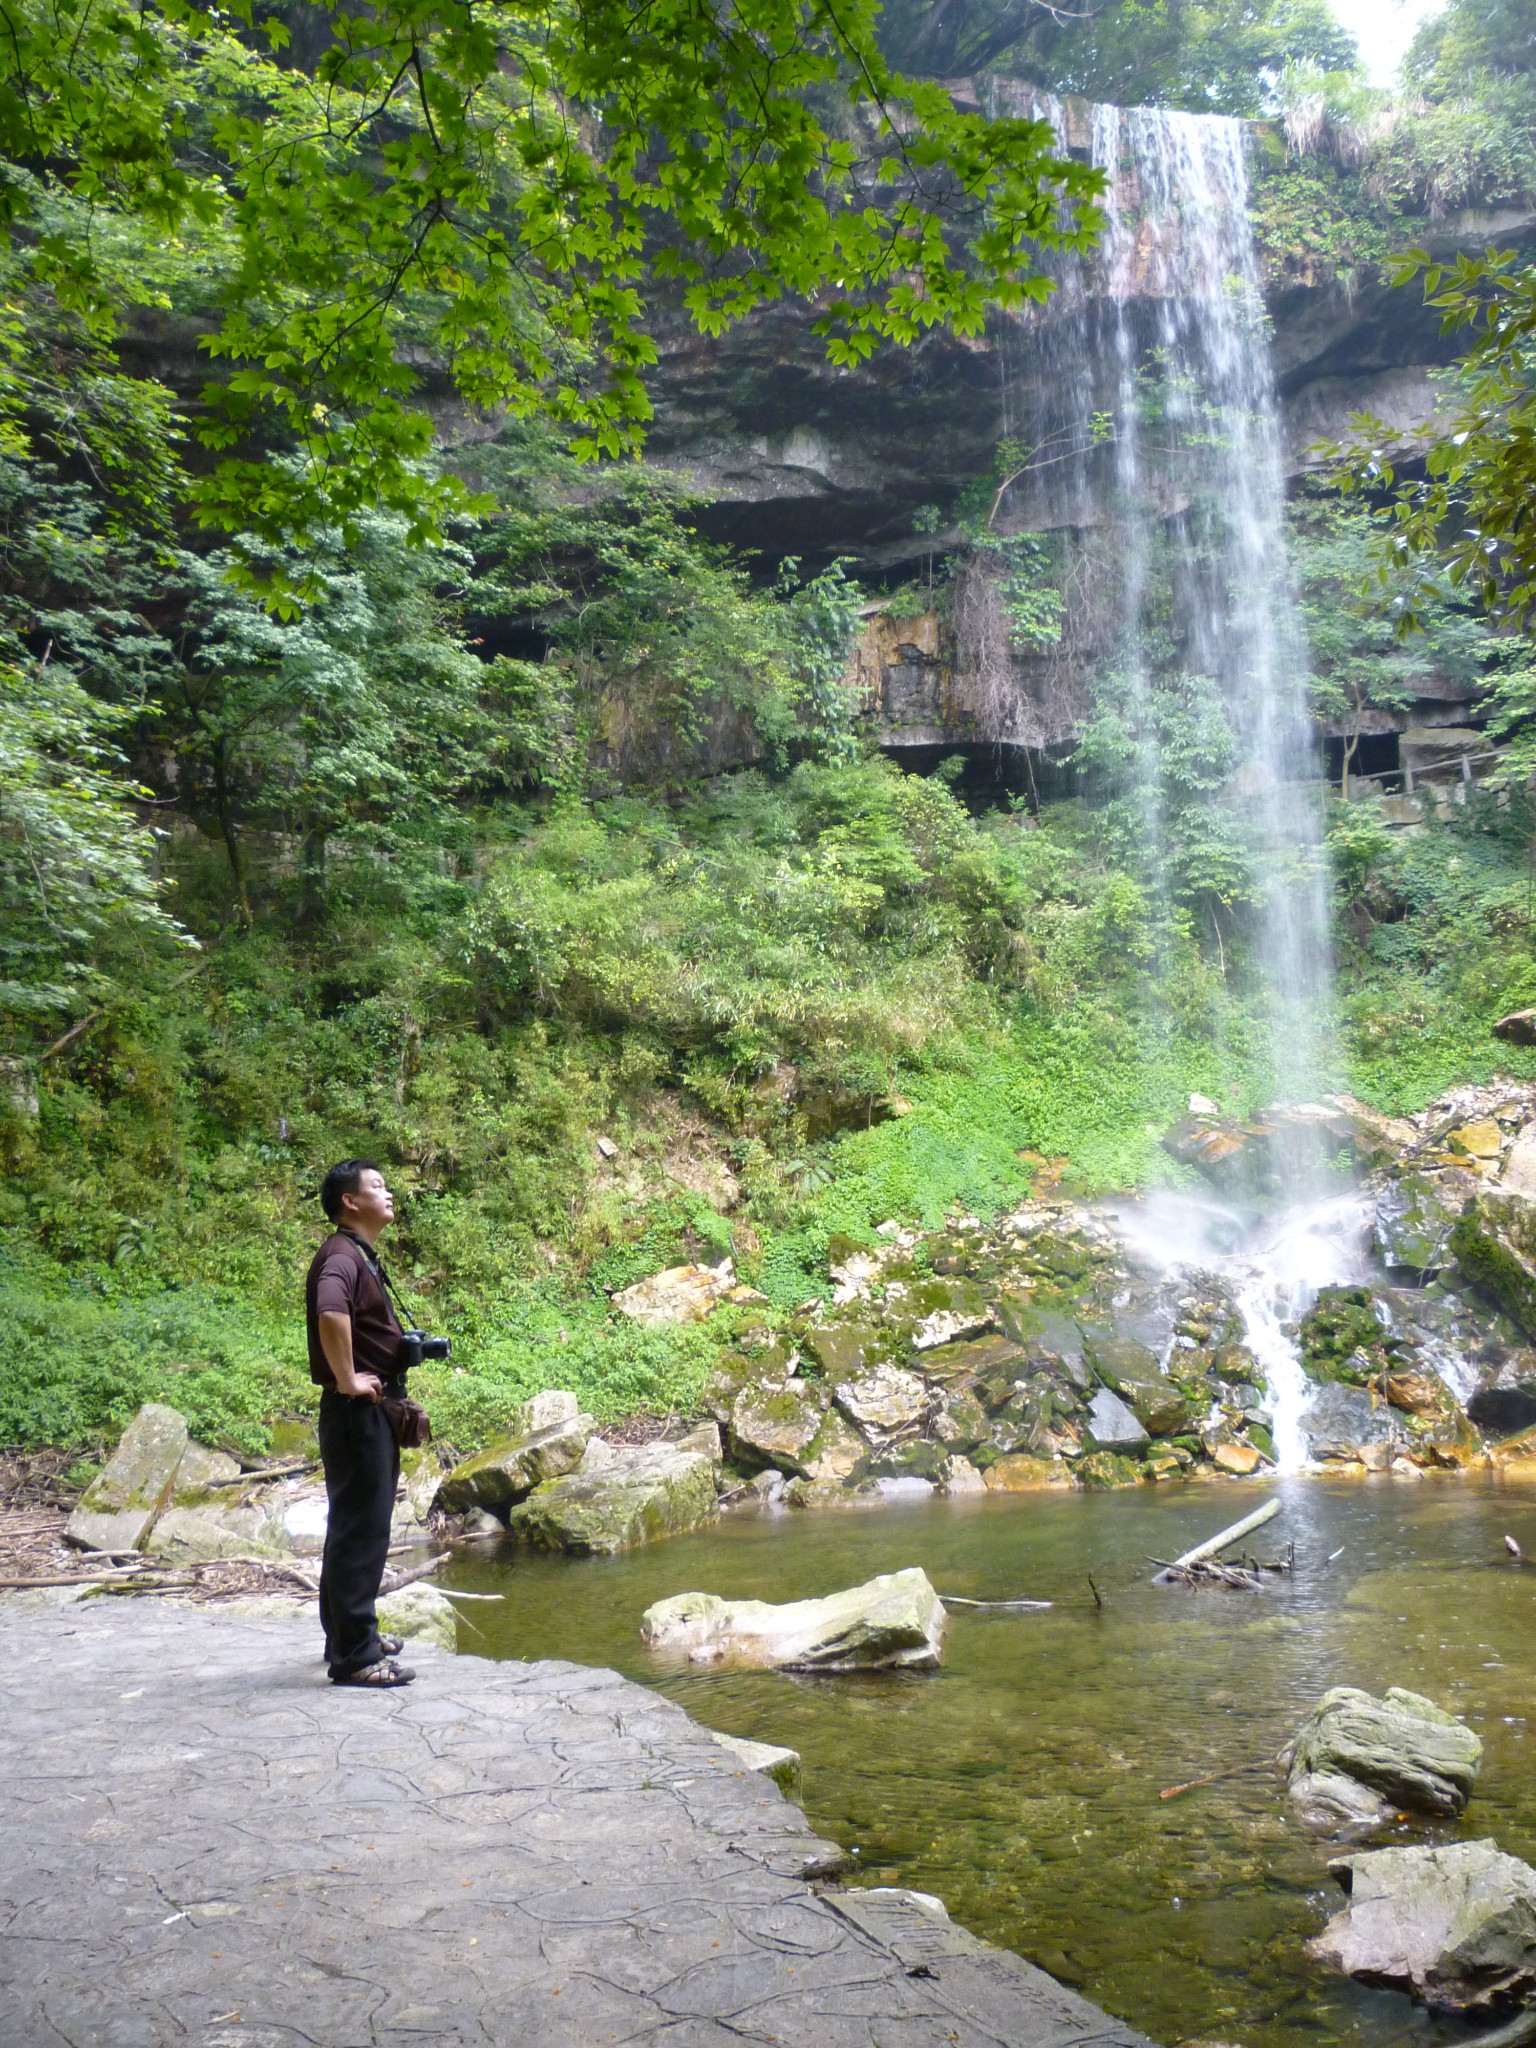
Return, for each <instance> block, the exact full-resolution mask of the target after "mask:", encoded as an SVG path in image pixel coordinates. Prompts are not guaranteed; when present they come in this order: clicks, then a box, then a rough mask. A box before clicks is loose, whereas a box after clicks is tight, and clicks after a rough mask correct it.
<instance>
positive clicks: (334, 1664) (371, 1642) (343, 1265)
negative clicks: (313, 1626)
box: [304, 1159, 416, 1686]
mask: <svg viewBox="0 0 1536 2048" xmlns="http://www.w3.org/2000/svg"><path fill="white" fill-rule="evenodd" d="M320 1206H321V1207H322V1208H323V1209H324V1211H325V1213H326V1215H327V1216H328V1217H329V1218H330V1220H331V1223H332V1225H333V1226H334V1228H333V1230H332V1233H331V1235H330V1236H329V1237H328V1238H327V1239H326V1240H325V1242H324V1244H322V1245H321V1247H320V1249H319V1251H317V1252H316V1253H315V1256H314V1258H313V1260H312V1261H311V1262H310V1268H309V1274H308V1277H307V1279H306V1280H305V1283H304V1309H305V1320H306V1322H307V1324H308V1330H309V1376H310V1378H311V1379H312V1380H313V1381H314V1382H315V1384H316V1385H317V1386H319V1387H322V1388H323V1389H324V1392H323V1393H322V1394H321V1396H320V1457H321V1461H322V1463H323V1464H324V1466H325V1492H326V1499H327V1501H328V1503H329V1511H328V1516H327V1520H326V1526H325V1557H324V1560H323V1562H322V1564H321V1566H320V1623H321V1626H322V1627H323V1628H324V1630H325V1661H326V1664H327V1666H328V1667H329V1670H330V1674H331V1683H332V1684H333V1685H367V1686H394V1685H408V1684H409V1683H410V1681H411V1679H412V1678H414V1677H415V1675H416V1674H415V1673H414V1672H413V1671H409V1670H407V1668H406V1667H405V1666H404V1665H403V1664H397V1663H396V1662H395V1656H396V1653H397V1652H398V1651H399V1649H400V1644H399V1643H398V1642H397V1641H396V1640H395V1638H394V1637H392V1636H381V1635H380V1634H379V1626H378V1615H377V1612H376V1605H375V1603H376V1602H377V1600H378V1596H379V1581H380V1580H381V1579H382V1578H383V1576H384V1560H385V1558H386V1557H387V1555H388V1553H389V1524H390V1517H391V1516H392V1514H393V1513H394V1506H395V1488H396V1485H397V1483H398V1481H399V1477H400V1446H399V1445H398V1444H397V1443H396V1441H395V1437H394V1432H393V1431H392V1430H391V1428H390V1426H389V1420H388V1418H387V1416H386V1415H385V1413H384V1410H383V1409H382V1408H381V1407H380V1406H379V1397H380V1395H381V1394H403V1393H404V1392H405V1375H404V1373H403V1372H402V1370H401V1367H400V1322H399V1318H398V1317H397V1316H396V1314H395V1311H394V1309H393V1307H392V1306H391V1303H390V1299H389V1295H388V1293H387V1291H386V1289H385V1285H384V1278H383V1269H382V1267H381V1266H380V1264H379V1259H378V1255H377V1253H376V1252H375V1251H374V1245H375V1244H376V1243H377V1241H378V1238H379V1234H380V1232H381V1231H383V1230H384V1229H386V1228H387V1227H388V1225H389V1224H391V1223H392V1222H393V1221H394V1216H395V1204H394V1198H393V1197H392V1196H391V1194H390V1192H389V1189H388V1188H387V1187H386V1186H385V1185H384V1176H383V1174H382V1173H380V1171H379V1169H378V1168H377V1167H376V1166H375V1165H374V1164H373V1163H372V1161H371V1160H367V1159H343V1160H342V1161H340V1163H339V1164H338V1165H336V1166H333V1167H332V1168H331V1170H330V1172H329V1173H328V1174H327V1175H326V1176H325V1180H324V1182H323V1183H322V1185H321V1189H320Z"/></svg>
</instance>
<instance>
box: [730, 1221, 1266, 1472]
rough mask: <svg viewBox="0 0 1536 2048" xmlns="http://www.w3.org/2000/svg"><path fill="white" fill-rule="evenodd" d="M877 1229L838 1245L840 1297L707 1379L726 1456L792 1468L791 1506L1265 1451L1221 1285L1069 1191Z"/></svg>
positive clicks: (1252, 1466)
mask: <svg viewBox="0 0 1536 2048" xmlns="http://www.w3.org/2000/svg"><path fill="white" fill-rule="evenodd" d="M879 1235H880V1242H879V1243H878V1244H877V1245H875V1246H873V1247H869V1246H854V1245H851V1244H847V1243H843V1244H836V1243H835V1244H834V1247H833V1257H832V1263H831V1269H830V1276H829V1277H830V1283H831V1284H830V1294H831V1301H830V1303H816V1304H812V1305H811V1306H810V1307H809V1308H808V1309H807V1311H806V1312H805V1313H803V1314H802V1315H800V1316H798V1317H797V1318H795V1319H794V1321H793V1322H792V1324H791V1327H790V1329H789V1330H788V1331H787V1332H773V1331H770V1330H769V1329H767V1328H766V1327H764V1328H762V1329H760V1330H758V1331H756V1332H753V1331H748V1332H747V1333H746V1335H745V1336H744V1337H743V1338H742V1339H741V1340H740V1342H739V1343H738V1345H737V1346H736V1347H735V1349H734V1350H732V1351H731V1352H729V1353H727V1354H725V1355H724V1356H723V1357H722V1359H721V1361H720V1365H719V1368H718V1369H717V1371H716V1372H715V1374H714V1376H713V1377H712V1379H711V1380H710V1382H709V1384H708V1386H707V1387H706V1389H705V1394H704V1401H705V1406H706V1408H707V1409H708V1411H709V1413H710V1414H711V1415H712V1416H713V1417H714V1419H715V1420H716V1422H718V1423H719V1425H720V1428H721V1430H722V1432H723V1434H724V1438H725V1447H726V1451H727V1455H728V1456H729V1457H730V1458H731V1459H732V1460H733V1461H734V1462H735V1463H737V1464H738V1465H740V1466H741V1467H742V1468H744V1469H745V1470H748V1471H753V1470H756V1471H760V1472H762V1471H768V1472H775V1473H778V1474H780V1475H782V1476H783V1478H784V1479H785V1481H786V1482H787V1483H786V1485H785V1486H784V1488H783V1496H782V1497H783V1498H784V1499H785V1500H786V1501H787V1502H789V1503H790V1504H791V1505H803V1506H811V1505H816V1504H818V1503H821V1502H829V1501H832V1500H836V1499H839V1498H847V1497H849V1495H850V1494H852V1495H854V1496H858V1495H859V1494H866V1495H867V1494H868V1493H869V1491H870V1490H871V1489H872V1488H878V1487H880V1486H881V1485H882V1484H884V1485H886V1486H889V1485H890V1484H891V1483H892V1482H911V1481H914V1480H916V1481H922V1482H924V1483H926V1484H928V1485H930V1486H933V1487H937V1488H939V1489H941V1490H944V1491H948V1492H955V1493H961V1492H979V1491H981V1490H983V1489H991V1490H995V1491H996V1490H1001V1491H1017V1490H1019V1489H1023V1488H1030V1487H1037V1486H1071V1485H1074V1484H1075V1485H1083V1486H1090V1487H1091V1486H1122V1485H1130V1484H1134V1483H1135V1482H1137V1481H1138V1480H1141V1479H1164V1478H1172V1477H1176V1476H1178V1475H1179V1474H1181V1473H1193V1472H1195V1471H1196V1470H1198V1469H1200V1468H1202V1467H1206V1468H1214V1469H1217V1470H1226V1471H1229V1472H1235V1473H1248V1472H1254V1471H1257V1470H1260V1469H1261V1468H1262V1467H1263V1466H1264V1465H1265V1464H1266V1463H1268V1462H1270V1461H1272V1459H1273V1455H1274V1445H1273V1441H1272V1438H1271V1436H1270V1433H1269V1422H1270V1417H1269V1413H1268V1410H1267V1408H1266V1406H1265V1395H1264V1387H1263V1377H1262V1374H1261V1372H1260V1370H1259V1367H1258V1365H1257V1362H1256V1360H1255V1359H1254V1357H1253V1355H1252V1353H1251V1352H1249V1351H1247V1350H1246V1349H1245V1348H1244V1346H1243V1344H1242V1342H1241V1336H1242V1323H1241V1319H1240V1317H1239V1316H1238V1314H1237V1310H1236V1308H1235V1305H1234V1304H1233V1302H1232V1300H1231V1298H1230V1296H1229V1295H1228V1294H1227V1293H1226V1292H1225V1290H1224V1289H1223V1288H1222V1287H1221V1286H1220V1283H1218V1282H1216V1281H1214V1280H1210V1279H1208V1278H1207V1279H1202V1280H1200V1281H1199V1283H1198V1284H1196V1285H1194V1286H1193V1287H1192V1288H1191V1287H1189V1286H1184V1285H1180V1286H1177V1287H1174V1288H1172V1289H1171V1290H1170V1288H1169V1287H1168V1285H1167V1284H1166V1283H1165V1282H1161V1281H1158V1280H1155V1279H1150V1278H1149V1277H1148V1276H1147V1275H1145V1274H1142V1273H1139V1272H1137V1271H1136V1270H1134V1269H1133V1266H1132V1264H1131V1262H1130V1260H1129V1258H1128V1256H1127V1253H1126V1251H1125V1248H1124V1246H1123V1245H1122V1244H1121V1243H1120V1241H1119V1240H1118V1238H1117V1237H1116V1235H1115V1233H1114V1231H1113V1229H1112V1228H1111V1226H1110V1224H1109V1222H1108V1221H1107V1219H1106V1218H1104V1217H1103V1216H1101V1215H1098V1214H1096V1213H1094V1212H1092V1211H1090V1210H1088V1209H1086V1208H1082V1207H1076V1206H1074V1205H1072V1204H1070V1203H1063V1202H1056V1203H1043V1202H1042V1203H1032V1204H1029V1205H1027V1206H1026V1207H1025V1208H1023V1209H1020V1210H1019V1211H1017V1212H1016V1213H1015V1214H1013V1215H1011V1216H1007V1217H1004V1218H1003V1219H1001V1221H1000V1222H998V1223H996V1224H994V1225H992V1226H990V1227H987V1228H983V1227H982V1225H981V1224H980V1223H979V1222H978V1221H977V1220H976V1219H975V1218H963V1219H961V1220H960V1221H958V1222H957V1223H955V1224H954V1225H952V1226H951V1227H950V1228H948V1229H947V1230H944V1231H940V1232H937V1233H931V1234H927V1235H923V1234H920V1233H918V1232H915V1231H909V1230H902V1229H899V1228H898V1227H897V1226H896V1225H894V1224H891V1225H887V1226H885V1227H884V1228H883V1230H882V1231H881V1233H880V1234H879Z"/></svg>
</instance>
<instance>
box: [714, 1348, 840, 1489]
mask: <svg viewBox="0 0 1536 2048" xmlns="http://www.w3.org/2000/svg"><path fill="white" fill-rule="evenodd" d="M823 1413H824V1411H823V1408H822V1403H821V1400H820V1398H819V1397H818V1395H817V1394H816V1393H815V1392H814V1390H813V1389H812V1388H811V1387H809V1386H808V1385H807V1384H806V1382H805V1381H804V1380H802V1379H798V1378H796V1377H795V1376H794V1375H793V1374H790V1375H788V1376H787V1377H784V1376H781V1377H779V1378H776V1379H765V1380H749V1381H748V1382H747V1383H746V1385H745V1386H743V1387H741V1388H740V1389H739V1390H738V1391H737V1394H736V1397H735V1399H734V1400H733V1401H732V1403H731V1408H730V1414H729V1417H728V1419H727V1421H726V1435H727V1437H728V1438H729V1439H730V1447H731V1452H732V1455H733V1456H735V1457H736V1458H738V1459H739V1460H740V1461H741V1463H742V1464H744V1465H752V1466H761V1465H772V1466H774V1467H775V1468H776V1469H777V1470H778V1471H780V1472H789V1473H793V1474H796V1475H798V1476H800V1477H802V1478H808V1477H809V1476H810V1471H811V1455H812V1454H811V1446H812V1445H813V1444H814V1443H815V1441H816V1439H817V1437H818V1436H819V1435H820V1433H821V1426H822V1419H823Z"/></svg>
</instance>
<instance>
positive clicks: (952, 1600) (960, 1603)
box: [939, 1593, 1056, 1609]
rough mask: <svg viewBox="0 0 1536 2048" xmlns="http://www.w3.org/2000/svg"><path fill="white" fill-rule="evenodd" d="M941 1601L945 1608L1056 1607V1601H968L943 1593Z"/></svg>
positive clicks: (955, 1594) (957, 1595)
mask: <svg viewBox="0 0 1536 2048" xmlns="http://www.w3.org/2000/svg"><path fill="white" fill-rule="evenodd" d="M939 1600H940V1602H941V1603H942V1604H943V1605H944V1606H945V1607H1008V1608H1016V1609H1022V1608H1041V1607H1054V1606H1055V1605H1056V1603H1055V1601H1054V1600H967V1599H966V1598H965V1597H964V1596H963V1594H960V1593H941V1594H940V1595H939Z"/></svg>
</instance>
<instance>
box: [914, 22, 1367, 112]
mask: <svg viewBox="0 0 1536 2048" xmlns="http://www.w3.org/2000/svg"><path fill="white" fill-rule="evenodd" d="M880 34H881V38H882V40H883V42H884V44H885V47H886V49H887V50H888V51H889V53H890V55H891V58H892V61H893V62H894V63H897V64H901V65H905V66H907V67H908V68H909V69H912V70H916V71H927V72H932V73H937V74H939V75H940V76H945V77H953V76H955V75H956V74H958V73H961V72H970V71H980V70H989V69H994V70H1001V71H1005V72H1009V73H1011V74H1012V75H1014V76H1015V77H1021V78H1028V79H1030V80H1032V81H1033V82H1034V83H1035V84H1038V85H1043V86H1048V87H1051V88H1053V89H1055V90H1056V91H1059V92H1077V93H1083V94H1085V95H1086V96H1087V97H1088V98H1090V99H1098V100H1112V101H1115V102H1116V103H1117V104H1119V105H1121V106H1131V105H1137V104H1156V105H1161V106H1178V107H1189V108H1192V109H1194V110H1196V111H1197V112H1210V113H1223V114H1246V115H1257V114H1262V113H1264V112H1266V111H1269V110H1270V107H1271V104H1272V101H1273V96H1274V93H1275V89H1276V86H1277V84H1278V82H1279V80H1280V78H1281V77H1282V75H1283V74H1284V72H1285V70H1286V68H1287V67H1288V66H1291V65H1303V64H1305V65H1310V66H1315V67H1317V68H1318V69H1320V70H1321V71H1323V72H1325V73H1331V72H1335V71H1351V70H1353V69H1354V68H1355V66H1356V64H1357V61H1358V58H1357V52H1356V48H1355V42H1354V38H1353V37H1352V36H1351V35H1350V34H1349V33H1348V31H1347V30H1345V29H1344V28H1342V27H1341V26H1340V25H1339V23H1338V21H1337V20H1336V18H1335V16H1334V13H1333V10H1332V8H1331V7H1330V6H1329V5H1328V0H1105V4H1103V5H1098V6H1094V5H1087V6H1073V7H1057V6H1047V5H1044V4H1043V0H1026V4H1024V5H1022V6H1020V5H1019V4H1018V0H941V4H939V5H934V4H932V0H887V5H886V8H885V11H884V14H883V15H882V17H881V25H880Z"/></svg>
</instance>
